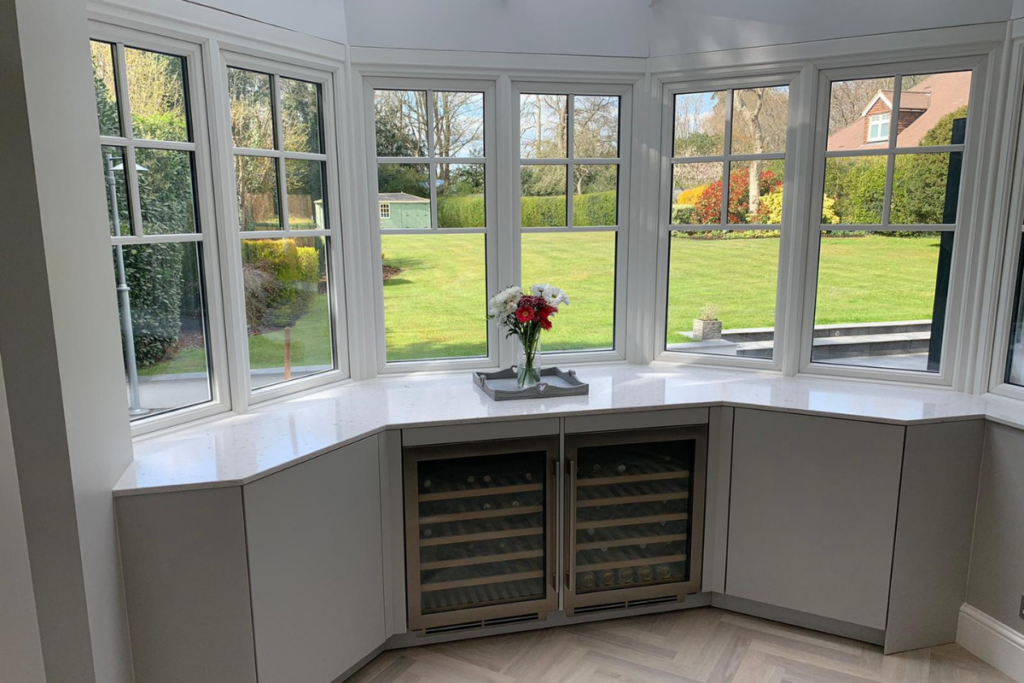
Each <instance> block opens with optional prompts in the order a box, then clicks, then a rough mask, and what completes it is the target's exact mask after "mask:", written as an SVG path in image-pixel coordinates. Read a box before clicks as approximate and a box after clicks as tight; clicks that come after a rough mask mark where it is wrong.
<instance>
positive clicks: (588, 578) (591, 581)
mask: <svg viewBox="0 0 1024 683" xmlns="http://www.w3.org/2000/svg"><path fill="white" fill-rule="evenodd" d="M595 584H597V579H596V578H595V577H594V575H593V573H591V572H587V573H586V574H584V575H583V578H582V579H580V585H581V586H583V587H584V588H593V587H594V585H595Z"/></svg>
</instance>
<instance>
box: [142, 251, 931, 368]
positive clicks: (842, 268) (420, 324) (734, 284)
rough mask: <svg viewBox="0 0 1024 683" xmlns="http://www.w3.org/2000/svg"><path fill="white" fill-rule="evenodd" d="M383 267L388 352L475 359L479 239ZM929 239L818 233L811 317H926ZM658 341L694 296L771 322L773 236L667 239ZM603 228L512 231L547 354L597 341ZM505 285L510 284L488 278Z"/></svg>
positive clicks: (745, 317) (305, 330) (181, 359)
mask: <svg viewBox="0 0 1024 683" xmlns="http://www.w3.org/2000/svg"><path fill="white" fill-rule="evenodd" d="M382 243H383V249H384V254H385V263H386V264H387V265H389V266H392V267H395V268H399V269H400V270H401V272H400V273H399V274H398V275H397V276H395V277H393V278H392V279H390V280H389V281H387V282H386V283H385V285H384V306H385V319H386V335H387V344H388V360H391V361H397V360H412V359H420V358H452V357H460V356H482V355H484V354H486V352H487V325H488V324H493V323H489V322H488V321H487V318H486V312H485V310H484V303H485V298H486V292H485V291H484V282H485V279H486V278H485V256H484V236H483V235H477V234H473V235H384V236H383V239H382ZM938 243H939V240H938V238H937V237H932V236H926V237H913V238H895V237H886V236H880V235H866V236H861V237H842V238H840V237H825V238H824V239H823V240H822V253H821V287H820V291H819V295H818V302H817V313H816V318H815V322H816V323H817V324H832V323H855V322H886V321H896V320H926V319H929V318H931V315H932V298H933V293H934V288H935V272H936V263H937V259H938V254H939V248H938ZM671 246H672V250H671V258H670V272H671V286H670V287H669V306H668V310H669V315H668V336H669V339H668V341H669V343H679V342H683V341H685V340H686V339H687V337H685V336H684V335H683V334H682V333H683V332H686V331H689V330H690V329H692V320H693V317H694V316H695V315H696V314H697V311H698V310H700V308H701V306H703V305H704V304H706V303H710V304H713V305H714V306H716V307H717V308H718V317H719V318H720V319H721V320H722V322H723V324H724V326H725V328H726V329H737V328H748V327H772V326H773V325H774V320H775V279H776V273H777V270H778V253H779V240H778V239H777V238H763V239H733V240H702V239H694V238H686V237H673V238H672V240H671ZM614 263H615V240H614V234H613V233H580V234H564V233H557V234H529V235H524V236H523V274H524V277H523V283H524V284H527V285H529V284H533V283H542V282H550V283H551V284H554V285H558V286H560V287H562V288H564V289H565V290H566V291H567V292H568V294H569V297H570V299H571V300H572V304H571V305H570V306H567V307H565V308H564V309H563V310H562V312H560V313H559V314H558V316H557V318H556V320H555V329H554V330H553V331H552V332H549V333H546V334H545V336H544V340H543V348H544V349H545V350H548V351H552V350H567V349H583V348H587V349H590V348H609V347H610V346H611V344H612V333H613V328H614V325H613V320H614V289H615V288H614V283H613V282H612V273H613V271H614ZM499 284H500V285H501V286H505V285H508V284H512V283H504V282H503V283H499ZM328 319H329V317H328V307H327V297H326V296H318V297H317V298H316V300H315V301H314V303H313V305H312V306H311V307H310V309H309V311H308V312H307V313H306V314H305V315H304V316H303V317H302V318H301V319H300V320H299V321H298V323H296V325H295V327H294V329H293V330H292V364H293V365H295V366H300V365H321V364H329V363H330V362H331V356H330V349H331V345H330V335H329V328H328V324H327V320H328ZM283 342H284V333H283V331H275V332H270V333H267V334H264V335H260V336H256V337H250V339H249V349H250V351H249V353H250V358H251V360H252V366H253V367H254V368H273V367H281V366H282V364H283V358H284V351H283ZM205 367H206V361H205V352H204V351H203V350H202V349H189V350H185V351H183V352H181V353H179V354H178V355H177V356H176V357H175V358H174V359H172V360H171V361H168V362H166V363H161V364H159V365H156V366H152V367H149V368H146V369H144V370H143V371H142V373H141V374H143V375H157V374H165V373H180V372H202V371H203V370H204V369H205Z"/></svg>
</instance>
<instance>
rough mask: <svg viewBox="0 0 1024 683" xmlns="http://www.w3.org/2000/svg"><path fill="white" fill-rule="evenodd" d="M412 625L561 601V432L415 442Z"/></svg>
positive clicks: (409, 475) (410, 495)
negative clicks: (558, 568) (558, 477)
mask: <svg viewBox="0 0 1024 683" xmlns="http://www.w3.org/2000/svg"><path fill="white" fill-rule="evenodd" d="M403 457H404V461H405V496H406V498H405V515H406V518H405V530H406V531H405V535H406V572H407V581H408V591H409V592H408V604H409V629H410V630H412V631H418V630H422V629H426V630H428V631H429V630H432V629H435V628H440V629H445V628H448V627H451V626H455V625H463V624H469V623H481V622H484V623H486V622H490V621H491V620H508V619H516V618H522V617H525V616H527V615H532V614H538V613H541V614H542V613H546V612H552V611H554V610H557V609H558V593H557V587H556V585H555V571H556V561H557V560H556V556H555V552H556V551H555V542H556V533H557V531H556V530H557V527H556V525H555V521H556V518H557V512H556V502H557V491H556V487H555V481H554V479H555V472H554V470H555V468H554V465H555V463H556V461H557V460H558V437H539V438H533V439H515V440H509V441H487V442H481V443H466V444H446V445H440V446H424V447H418V448H406V449H405V451H404V456H403Z"/></svg>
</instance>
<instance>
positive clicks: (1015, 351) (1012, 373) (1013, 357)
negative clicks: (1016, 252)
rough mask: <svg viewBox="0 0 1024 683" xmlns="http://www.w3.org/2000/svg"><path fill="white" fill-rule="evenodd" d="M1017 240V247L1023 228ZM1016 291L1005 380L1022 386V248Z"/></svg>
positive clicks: (1023, 332)
mask: <svg viewBox="0 0 1024 683" xmlns="http://www.w3.org/2000/svg"><path fill="white" fill-rule="evenodd" d="M1021 238H1022V239H1019V240H1018V248H1020V246H1019V245H1020V244H1021V242H1022V241H1024V229H1022V232H1021ZM1015 282H1016V293H1015V294H1014V297H1013V318H1012V322H1011V323H1010V340H1009V346H1008V350H1007V358H1006V382H1007V384H1013V385H1016V386H1018V387H1024V249H1022V250H1021V255H1020V256H1018V258H1017V270H1016V280H1015Z"/></svg>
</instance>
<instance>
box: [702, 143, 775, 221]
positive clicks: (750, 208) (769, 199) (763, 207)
mask: <svg viewBox="0 0 1024 683" xmlns="http://www.w3.org/2000/svg"><path fill="white" fill-rule="evenodd" d="M785 170H786V162H785V161H782V160H781V159H775V160H770V161H734V162H732V163H731V164H730V170H729V222H730V223H734V224H735V223H747V224H755V223H756V224H772V225H778V224H780V223H782V189H783V187H782V186H783V179H784V178H785V175H786V174H785ZM721 197H722V195H721V192H719V193H718V200H719V201H721Z"/></svg>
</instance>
